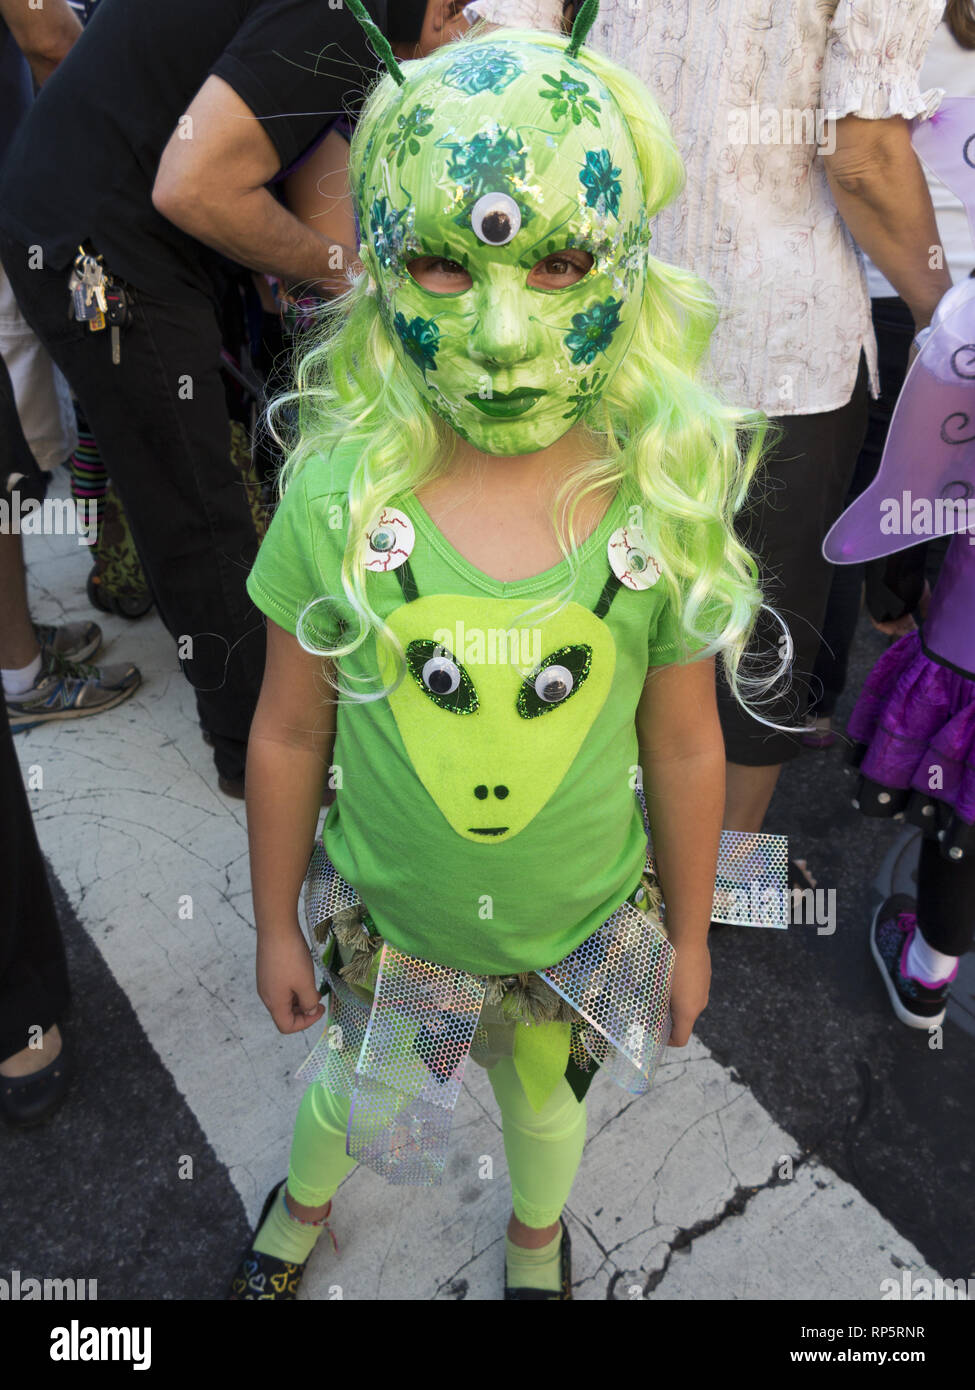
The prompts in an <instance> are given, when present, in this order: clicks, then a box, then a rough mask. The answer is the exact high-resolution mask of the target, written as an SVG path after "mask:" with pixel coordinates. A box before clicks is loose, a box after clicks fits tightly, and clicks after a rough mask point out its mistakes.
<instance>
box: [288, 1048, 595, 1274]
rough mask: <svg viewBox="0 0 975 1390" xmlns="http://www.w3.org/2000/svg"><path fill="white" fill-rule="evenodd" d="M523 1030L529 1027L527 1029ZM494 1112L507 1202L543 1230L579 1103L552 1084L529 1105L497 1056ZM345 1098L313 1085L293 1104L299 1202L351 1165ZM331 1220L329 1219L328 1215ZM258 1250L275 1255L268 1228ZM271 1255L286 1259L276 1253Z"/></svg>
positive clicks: (580, 1129)
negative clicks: (537, 1104)
mask: <svg viewBox="0 0 975 1390" xmlns="http://www.w3.org/2000/svg"><path fill="white" fill-rule="evenodd" d="M522 1031H523V1032H526V1033H527V1032H529V1031H535V1030H529V1029H527V1028H524V1029H522ZM488 1080H489V1081H490V1083H491V1089H492V1090H493V1092H494V1096H495V1099H496V1101H497V1102H498V1106H499V1108H500V1111H501V1127H502V1133H503V1135H504V1152H505V1158H506V1159H507V1161H508V1175H509V1178H510V1180H511V1205H512V1207H513V1208H514V1213H515V1216H517V1218H518V1220H519V1221H523V1222H524V1224H525V1225H526V1226H533V1227H535V1228H536V1229H543V1228H544V1227H546V1226H551V1225H552V1223H553V1222H555V1221H557V1220H558V1219H559V1215H560V1214H561V1211H562V1208H563V1207H564V1206H565V1204H566V1202H567V1201H568V1199H569V1193H570V1192H571V1190H572V1184H573V1182H574V1181H575V1176H576V1173H577V1172H578V1170H579V1164H580V1162H581V1160H582V1151H583V1148H584V1147H585V1143H586V1107H585V1104H584V1103H580V1102H579V1101H578V1100H576V1098H575V1096H574V1095H573V1094H572V1091H571V1090H570V1088H569V1085H568V1083H567V1082H566V1081H564V1080H562V1081H560V1082H559V1083H558V1085H557V1087H556V1089H555V1090H554V1091H553V1093H552V1095H551V1096H549V1098H548V1100H547V1101H546V1102H545V1105H544V1106H543V1108H542V1109H541V1110H540V1111H536V1110H535V1109H534V1107H533V1106H532V1105H531V1104H530V1102H529V1100H528V1097H527V1096H526V1095H525V1092H524V1089H523V1087H522V1084H521V1082H520V1080H519V1079H518V1073H517V1071H516V1069H515V1065H514V1062H513V1060H512V1059H511V1058H510V1057H505V1058H502V1059H501V1061H499V1062H496V1063H495V1065H494V1066H493V1067H492V1068H491V1069H490V1071H489V1072H488ZM350 1106H351V1101H350V1100H349V1098H348V1096H336V1095H334V1094H333V1093H332V1092H331V1091H326V1090H325V1088H324V1086H321V1085H319V1084H318V1083H315V1084H313V1085H311V1086H309V1087H308V1089H307V1090H306V1091H305V1094H304V1096H303V1097H302V1100H301V1105H300V1106H299V1107H298V1117H297V1119H296V1121H295V1131H294V1138H293V1140H292V1143H291V1163H290V1166H289V1169H288V1191H289V1192H290V1193H291V1195H292V1197H293V1198H294V1199H295V1201H296V1202H300V1203H301V1204H302V1205H303V1206H307V1207H316V1206H322V1205H324V1203H325V1202H327V1201H329V1199H330V1198H332V1197H334V1195H335V1193H336V1191H337V1190H338V1187H339V1184H340V1183H341V1182H342V1180H343V1178H345V1177H346V1175H347V1174H348V1173H350V1172H351V1171H352V1169H353V1168H354V1167H355V1166H356V1165H355V1159H354V1158H350V1157H349V1156H348V1154H347V1153H346V1152H345V1136H346V1127H347V1125H348V1122H349V1109H350ZM329 1219H330V1220H331V1218H329ZM262 1234H263V1236H264V1240H263V1243H262V1245H261V1247H260V1248H261V1249H263V1250H265V1251H266V1253H267V1254H269V1255H277V1254H278V1249H283V1248H287V1249H290V1248H292V1247H291V1245H290V1242H289V1243H288V1245H287V1246H285V1247H279V1246H274V1248H272V1246H273V1245H274V1237H273V1236H272V1235H271V1233H270V1232H262ZM278 1258H280V1259H285V1258H292V1256H290V1255H279V1256H278Z"/></svg>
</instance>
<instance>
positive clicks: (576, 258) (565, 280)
mask: <svg viewBox="0 0 975 1390" xmlns="http://www.w3.org/2000/svg"><path fill="white" fill-rule="evenodd" d="M593 264H594V262H593V258H592V256H590V254H589V252H588V251H579V250H578V249H576V248H574V247H573V248H571V249H569V248H566V250H565V251H557V252H555V254H554V255H551V256H546V257H545V259H544V260H541V261H538V262H537V264H536V265H534V266H533V267H532V269H531V271H530V272H529V275H528V281H527V283H528V284H529V285H530V286H531V287H532V288H534V289H540V290H558V289H563V288H564V287H565V286H566V285H576V284H578V283H579V281H580V280H582V279H583V278H584V277H585V276H586V275H588V274H589V271H590V270H591V269H592V267H593Z"/></svg>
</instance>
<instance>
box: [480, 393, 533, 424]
mask: <svg viewBox="0 0 975 1390" xmlns="http://www.w3.org/2000/svg"><path fill="white" fill-rule="evenodd" d="M545 394H546V393H545V392H544V391H535V390H531V389H529V388H528V387H526V388H524V389H523V390H521V391H508V392H504V391H495V392H494V394H493V396H488V397H486V398H485V399H483V400H482V398H481V397H480V396H477V395H470V396H468V397H467V398H466V399H467V400H469V401H470V402H471V404H472V405H475V406H477V408H478V410H480V411H481V412H482V413H483V414H485V415H490V416H492V417H493V418H494V419H496V420H513V419H514V418H515V417H516V416H518V415H524V414H526V412H527V411H529V410H531V408H532V406H533V405H534V404H535V402H536V401H538V400H540V399H541V397H542V396H544V395H545Z"/></svg>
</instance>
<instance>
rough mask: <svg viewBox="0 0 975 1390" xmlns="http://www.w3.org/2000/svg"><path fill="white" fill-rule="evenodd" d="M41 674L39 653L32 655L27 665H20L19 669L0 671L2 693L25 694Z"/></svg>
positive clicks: (11, 694)
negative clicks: (32, 657)
mask: <svg viewBox="0 0 975 1390" xmlns="http://www.w3.org/2000/svg"><path fill="white" fill-rule="evenodd" d="M40 674H41V654H40V652H38V653H37V655H36V656H35V657H34V660H33V661H32V662H31V663H30V665H29V666H21V667H20V668H19V670H16V669H15V670H13V671H0V675H2V676H3V693H4V695H10V696H16V695H26V694H27V691H28V690H30V688H31V686H32V685H33V684H34V682H35V681H36V680H37V677H38V676H39V675H40Z"/></svg>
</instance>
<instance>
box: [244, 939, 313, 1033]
mask: <svg viewBox="0 0 975 1390" xmlns="http://www.w3.org/2000/svg"><path fill="white" fill-rule="evenodd" d="M257 992H258V994H259V995H260V996H261V999H262V1000H263V1002H264V1006H265V1008H266V1009H267V1011H268V1013H269V1014H270V1015H271V1017H272V1018H273V1019H274V1022H275V1026H276V1027H277V1030H278V1032H279V1033H300V1032H301V1031H302V1029H303V1028H310V1027H311V1026H312V1024H313V1023H317V1022H318V1020H319V1019H320V1018H321V1016H322V1014H323V1013H324V1012H325V1005H324V1004H323V1003H322V1002H321V1000H320V999H319V997H318V990H317V989H316V988H315V967H314V965H313V964H312V959H311V952H310V951H309V949H308V946H307V945H306V943H305V938H304V937H303V936H302V934H301V928H300V927H299V926H298V925H297V923H296V924H295V929H294V931H293V932H286V933H283V934H281V935H272V936H268V935H266V934H265V935H261V934H260V933H259V934H258V938H257Z"/></svg>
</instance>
